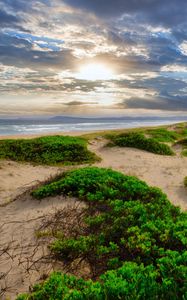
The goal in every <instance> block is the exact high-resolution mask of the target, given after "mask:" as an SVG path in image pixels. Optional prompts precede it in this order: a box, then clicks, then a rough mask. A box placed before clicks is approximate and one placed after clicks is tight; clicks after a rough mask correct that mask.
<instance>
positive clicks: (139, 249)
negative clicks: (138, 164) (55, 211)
mask: <svg viewBox="0 0 187 300" xmlns="http://www.w3.org/2000/svg"><path fill="white" fill-rule="evenodd" d="M57 194H63V195H68V196H76V197H78V198H79V199H80V200H82V201H85V202H86V203H88V206H87V210H86V213H85V215H84V216H83V220H82V222H84V226H82V224H81V225H80V230H79V231H77V228H76V229H75V230H76V233H77V232H78V233H77V234H76V235H75V232H72V234H71V233H70V235H69V236H66V238H65V237H64V236H63V234H61V235H59V236H56V237H55V236H54V238H53V240H52V242H51V244H50V246H49V247H50V249H51V252H52V253H53V254H54V255H55V257H57V258H58V259H59V260H63V261H64V262H67V261H69V262H72V263H74V262H75V261H77V259H80V260H84V261H86V262H87V263H88V264H89V266H90V269H91V270H92V272H93V276H92V280H84V279H78V278H76V277H74V276H71V275H64V274H61V273H53V274H51V276H50V277H49V278H48V279H47V280H46V281H45V282H44V283H41V284H39V285H36V286H35V287H34V288H33V291H32V292H31V294H28V295H21V296H19V297H18V298H17V300H26V299H27V300H47V299H50V300H60V299H66V300H67V299H71V300H78V299H80V300H88V299H89V300H91V299H96V300H106V299H109V300H116V299H128V300H132V299H141V300H143V299H145V300H151V299H152V300H154V299H159V300H170V299H172V300H175V299H184V300H185V299H187V251H186V246H187V214H186V213H181V212H180V209H179V208H177V207H175V206H173V205H172V204H171V203H170V202H169V201H168V199H167V197H166V195H165V194H163V193H162V192H161V190H159V189H157V188H153V187H149V186H148V185H147V184H146V183H145V182H143V181H140V180H138V179H137V178H135V177H132V176H125V175H123V174H121V173H119V172H116V171H113V170H111V169H99V168H96V167H88V168H83V169H78V170H73V171H69V172H67V173H65V174H64V176H63V177H62V178H61V179H59V180H57V181H55V182H51V183H50V184H47V185H45V186H43V187H41V188H39V189H37V190H35V191H34V192H33V196H34V197H36V198H44V197H47V196H49V195H57Z"/></svg>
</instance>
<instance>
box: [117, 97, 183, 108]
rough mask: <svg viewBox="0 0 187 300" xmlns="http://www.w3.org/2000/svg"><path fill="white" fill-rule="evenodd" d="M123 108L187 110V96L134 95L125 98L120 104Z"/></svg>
mask: <svg viewBox="0 0 187 300" xmlns="http://www.w3.org/2000/svg"><path fill="white" fill-rule="evenodd" d="M119 106H120V107H121V108H131V109H150V110H165V111H168V110H169V111H187V98H186V97H185V96H184V97H182V96H178V97H173V96H170V95H167V96H165V97H163V96H160V97H157V98H151V97H150V98H149V99H146V98H144V99H143V98H138V97H132V98H130V99H128V100H124V101H123V102H122V103H120V104H119Z"/></svg>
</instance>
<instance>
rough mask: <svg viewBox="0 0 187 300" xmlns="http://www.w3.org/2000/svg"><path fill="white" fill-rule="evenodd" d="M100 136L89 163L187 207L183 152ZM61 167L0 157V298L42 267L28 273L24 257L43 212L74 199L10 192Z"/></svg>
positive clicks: (92, 144) (11, 296)
mask: <svg viewBox="0 0 187 300" xmlns="http://www.w3.org/2000/svg"><path fill="white" fill-rule="evenodd" d="M106 142H107V141H106V140H104V139H103V138H96V139H94V140H92V141H91V142H90V145H89V149H90V150H91V151H94V152H96V153H97V154H98V155H99V156H100V157H101V158H102V161H101V162H99V163H96V164H95V165H97V166H99V167H107V168H112V169H114V170H118V171H120V172H122V173H124V174H127V175H133V176H137V177H138V178H140V179H142V180H145V181H146V182H147V183H148V184H150V185H152V186H156V187H160V188H161V189H162V190H163V191H164V192H165V193H166V194H167V195H168V198H169V199H170V201H171V202H172V203H173V204H175V205H179V206H180V207H181V208H182V210H186V209H187V190H186V189H185V188H184V185H183V179H184V177H185V176H187V157H181V156H180V153H179V152H178V151H177V155H176V156H173V157H172V156H160V155H156V154H152V153H148V152H146V151H141V150H137V149H131V148H119V147H113V148H107V147H105V145H106ZM67 168H69V167H66V169H67ZM63 170H64V168H58V167H49V166H33V165H31V164H23V163H17V162H12V161H0V178H1V180H0V230H1V238H0V282H1V283H0V287H1V290H0V299H6V297H9V299H11V300H12V299H15V297H16V294H17V293H20V292H25V291H27V290H28V288H29V286H30V285H31V284H32V283H33V282H35V281H36V280H38V279H40V278H41V276H42V275H44V274H45V273H46V272H48V270H47V269H46V266H45V267H44V266H43V267H42V266H41V267H40V268H39V269H37V268H36V269H33V270H30V271H29V273H28V266H29V267H30V264H31V260H30V261H29V257H30V256H32V255H33V252H34V249H35V245H36V235H35V229H36V228H37V226H38V225H39V224H40V222H41V220H42V218H43V217H45V216H46V215H49V214H51V213H53V212H54V211H55V210H57V209H60V208H64V207H67V206H68V205H70V206H71V205H74V204H75V199H67V198H64V197H62V196H59V197H56V198H48V199H44V200H42V201H37V200H34V199H32V198H31V196H30V195H29V193H27V192H26V193H25V194H23V195H22V196H19V197H17V198H16V199H15V196H18V195H19V194H22V193H23V192H24V191H26V190H28V188H32V186H34V185H36V184H38V183H40V182H42V181H45V180H46V179H47V178H49V177H50V176H54V175H55V174H57V173H59V172H61V171H63ZM42 251H44V252H45V251H46V253H47V249H46V248H45V247H42V246H41V247H39V248H38V249H37V251H36V253H35V259H36V258H37V257H40V256H41V254H42V253H43V252H42ZM49 269H50V265H49Z"/></svg>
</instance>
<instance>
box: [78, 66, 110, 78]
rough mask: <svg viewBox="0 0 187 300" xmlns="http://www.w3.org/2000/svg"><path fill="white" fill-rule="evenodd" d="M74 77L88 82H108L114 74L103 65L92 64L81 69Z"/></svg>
mask: <svg viewBox="0 0 187 300" xmlns="http://www.w3.org/2000/svg"><path fill="white" fill-rule="evenodd" d="M76 77H77V78H78V79H82V80H89V81H96V80H110V79H112V78H113V77H114V73H113V71H112V70H111V69H110V68H108V67H107V66H106V65H104V64H94V63H92V64H88V65H85V66H83V67H81V68H80V70H79V72H78V73H77V76H76Z"/></svg>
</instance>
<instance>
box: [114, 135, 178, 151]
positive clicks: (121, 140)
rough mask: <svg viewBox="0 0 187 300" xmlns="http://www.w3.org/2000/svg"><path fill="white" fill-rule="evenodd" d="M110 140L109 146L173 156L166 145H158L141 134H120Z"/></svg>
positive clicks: (155, 141) (158, 143)
mask: <svg viewBox="0 0 187 300" xmlns="http://www.w3.org/2000/svg"><path fill="white" fill-rule="evenodd" d="M110 139H111V141H112V144H110V145H114V146H119V147H132V148H137V149H141V150H146V151H148V152H152V153H155V154H161V155H174V152H173V151H172V149H171V148H170V147H169V146H168V145H166V144H163V143H160V142H158V141H157V140H155V139H153V138H147V137H145V136H144V134H143V133H139V132H129V133H122V134H119V135H115V136H110Z"/></svg>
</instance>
